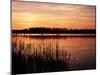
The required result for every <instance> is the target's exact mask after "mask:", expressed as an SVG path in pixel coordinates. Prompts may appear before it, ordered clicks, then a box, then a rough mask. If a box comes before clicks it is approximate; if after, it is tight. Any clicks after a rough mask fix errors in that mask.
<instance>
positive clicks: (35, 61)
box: [12, 41, 71, 74]
mask: <svg viewBox="0 0 100 75" xmlns="http://www.w3.org/2000/svg"><path fill="white" fill-rule="evenodd" d="M12 50H13V51H12V74H23V73H39V72H54V71H64V70H67V71H68V70H70V68H69V65H70V64H69V62H70V59H71V55H70V53H68V52H67V51H66V50H63V48H59V45H58V41H56V42H55V43H52V42H49V43H48V44H44V43H39V44H38V45H36V44H35V43H34V44H31V43H28V44H25V42H22V41H20V42H19V43H18V44H17V43H12Z"/></svg>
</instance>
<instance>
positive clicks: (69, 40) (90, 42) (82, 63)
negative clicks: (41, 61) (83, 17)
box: [12, 36, 96, 70]
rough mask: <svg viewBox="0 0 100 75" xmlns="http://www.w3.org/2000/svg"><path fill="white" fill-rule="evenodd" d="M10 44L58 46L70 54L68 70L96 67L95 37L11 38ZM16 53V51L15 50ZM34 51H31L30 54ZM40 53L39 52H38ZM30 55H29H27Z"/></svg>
mask: <svg viewBox="0 0 100 75" xmlns="http://www.w3.org/2000/svg"><path fill="white" fill-rule="evenodd" d="M12 42H13V43H14V44H16V46H17V48H19V45H20V42H24V45H27V44H31V45H36V46H38V45H42V46H45V45H47V44H50V46H54V45H55V44H58V47H59V48H62V49H61V50H64V51H65V52H68V53H70V54H71V61H70V69H72V70H81V69H95V66H96V38H95V37H60V38H57V37H55V38H53V37H50V38H34V37H21V36H16V37H12ZM15 52H17V50H15ZM32 52H34V51H31V53H32ZM38 53H41V51H38ZM29 54H30V53H29Z"/></svg>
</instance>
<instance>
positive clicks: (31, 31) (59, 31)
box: [12, 27, 96, 34]
mask: <svg viewBox="0 0 100 75" xmlns="http://www.w3.org/2000/svg"><path fill="white" fill-rule="evenodd" d="M12 33H15V34H24V33H25V34H96V29H66V28H45V27H42V28H39V27H37V28H29V29H22V30H12Z"/></svg>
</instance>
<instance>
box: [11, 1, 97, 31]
mask: <svg viewBox="0 0 100 75" xmlns="http://www.w3.org/2000/svg"><path fill="white" fill-rule="evenodd" d="M95 9H96V7H95V6H88V5H71V4H56V3H52V4H51V3H40V2H39V3H38V2H20V1H12V29H25V28H30V27H50V28H52V27H56V28H68V29H95V24H96V22H95V19H96V10H95Z"/></svg>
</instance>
